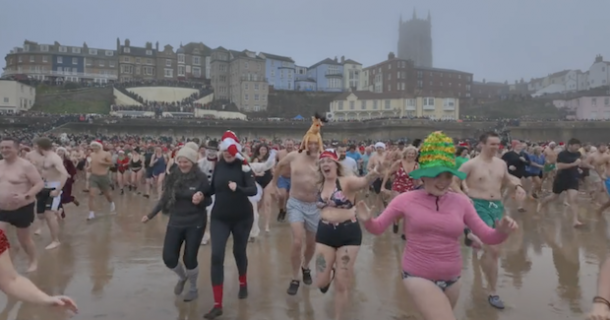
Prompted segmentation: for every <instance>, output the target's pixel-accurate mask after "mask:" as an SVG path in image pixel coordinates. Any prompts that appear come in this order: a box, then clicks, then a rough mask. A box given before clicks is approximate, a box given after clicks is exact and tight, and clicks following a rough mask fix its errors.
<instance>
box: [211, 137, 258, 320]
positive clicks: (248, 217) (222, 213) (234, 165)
mask: <svg viewBox="0 0 610 320" xmlns="http://www.w3.org/2000/svg"><path fill="white" fill-rule="evenodd" d="M219 149H220V150H221V151H222V156H221V157H220V159H219V160H218V162H217V163H216V166H215V167H214V174H213V176H212V183H211V185H210V191H209V192H208V193H206V194H205V197H206V199H210V198H211V196H212V195H215V200H214V207H213V208H212V217H211V219H210V234H211V243H212V259H211V260H212V267H211V273H212V289H213V292H214V307H213V308H212V310H210V312H208V313H207V314H205V315H204V316H203V317H204V318H206V319H215V318H217V317H219V316H221V315H222V298H223V282H224V260H225V251H226V246H227V240H228V239H229V235H233V256H234V257H235V263H236V264H237V271H238V274H239V295H238V298H239V299H245V298H247V297H248V285H247V277H246V274H247V271H248V257H247V255H246V248H247V246H248V238H249V235H250V229H251V228H252V224H253V222H254V212H253V210H252V205H251V204H250V200H249V199H248V197H252V196H254V195H256V193H257V187H256V182H255V181H254V174H253V172H252V170H251V169H250V168H249V166H248V164H247V162H246V161H245V160H244V157H243V155H242V154H241V153H240V152H241V146H240V145H239V140H237V137H236V136H235V134H234V133H233V132H231V131H227V132H226V133H225V134H224V135H223V137H222V142H221V143H220V145H219Z"/></svg>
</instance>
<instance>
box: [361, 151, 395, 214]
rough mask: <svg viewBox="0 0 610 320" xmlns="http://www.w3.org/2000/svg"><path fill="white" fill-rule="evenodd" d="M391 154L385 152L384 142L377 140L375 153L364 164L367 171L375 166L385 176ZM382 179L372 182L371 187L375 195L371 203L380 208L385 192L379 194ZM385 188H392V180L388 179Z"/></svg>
mask: <svg viewBox="0 0 610 320" xmlns="http://www.w3.org/2000/svg"><path fill="white" fill-rule="evenodd" d="M392 163H393V161H392V155H391V153H390V152H386V147H385V143H383V142H377V143H375V153H373V154H372V155H371V156H370V158H369V163H368V164H367V166H366V170H367V172H372V171H373V169H374V168H377V171H379V172H380V174H381V175H382V176H385V172H386V170H387V169H389V168H390V166H391V165H392ZM382 182H383V179H381V178H379V179H377V180H375V182H373V184H372V187H373V191H374V192H375V194H376V195H377V196H376V197H375V199H374V200H373V205H374V206H375V207H376V208H379V209H380V210H383V208H384V205H383V204H384V200H383V199H384V198H385V197H386V195H385V194H380V193H381V190H382V189H383V188H382V185H381V184H382ZM385 188H386V189H387V190H392V182H391V181H389V180H388V183H387V185H386V186H385Z"/></svg>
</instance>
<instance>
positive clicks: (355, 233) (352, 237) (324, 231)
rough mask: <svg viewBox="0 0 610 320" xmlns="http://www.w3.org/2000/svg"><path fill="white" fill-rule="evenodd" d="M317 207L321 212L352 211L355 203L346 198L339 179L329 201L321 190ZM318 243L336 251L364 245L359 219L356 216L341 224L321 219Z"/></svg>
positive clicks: (317, 234) (317, 235)
mask: <svg viewBox="0 0 610 320" xmlns="http://www.w3.org/2000/svg"><path fill="white" fill-rule="evenodd" d="M317 206H318V208H320V210H323V209H324V208H327V207H332V208H338V209H352V208H353V207H354V202H353V201H352V200H350V199H348V198H347V197H345V195H344V194H343V192H342V189H341V184H340V182H339V179H337V182H336V184H335V190H334V191H333V192H332V193H331V195H330V198H329V199H328V200H324V199H323V198H322V190H320V192H319V193H318V201H317ZM316 242H317V243H320V244H323V245H326V246H329V247H331V248H335V249H338V248H341V247H344V246H360V245H361V244H362V229H360V224H359V223H358V219H356V217H355V216H354V217H353V218H352V219H350V220H346V221H343V222H341V223H331V222H328V221H325V220H322V219H320V223H318V231H317V232H316Z"/></svg>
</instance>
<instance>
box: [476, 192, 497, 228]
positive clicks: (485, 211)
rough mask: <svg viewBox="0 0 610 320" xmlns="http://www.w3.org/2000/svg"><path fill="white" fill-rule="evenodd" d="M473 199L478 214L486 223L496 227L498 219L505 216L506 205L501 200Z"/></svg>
mask: <svg viewBox="0 0 610 320" xmlns="http://www.w3.org/2000/svg"><path fill="white" fill-rule="evenodd" d="M470 199H472V204H473V205H474V209H475V210H476V211H477V214H478V215H479V217H480V218H481V220H483V222H485V224H486V225H488V226H490V227H492V228H495V227H496V221H497V220H500V219H502V217H503V216H504V205H503V204H502V201H500V200H484V199H475V198H470Z"/></svg>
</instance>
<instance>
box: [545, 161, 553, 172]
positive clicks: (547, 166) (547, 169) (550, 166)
mask: <svg viewBox="0 0 610 320" xmlns="http://www.w3.org/2000/svg"><path fill="white" fill-rule="evenodd" d="M553 170H555V164H554V163H547V164H545V165H544V172H551V171H553Z"/></svg>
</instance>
